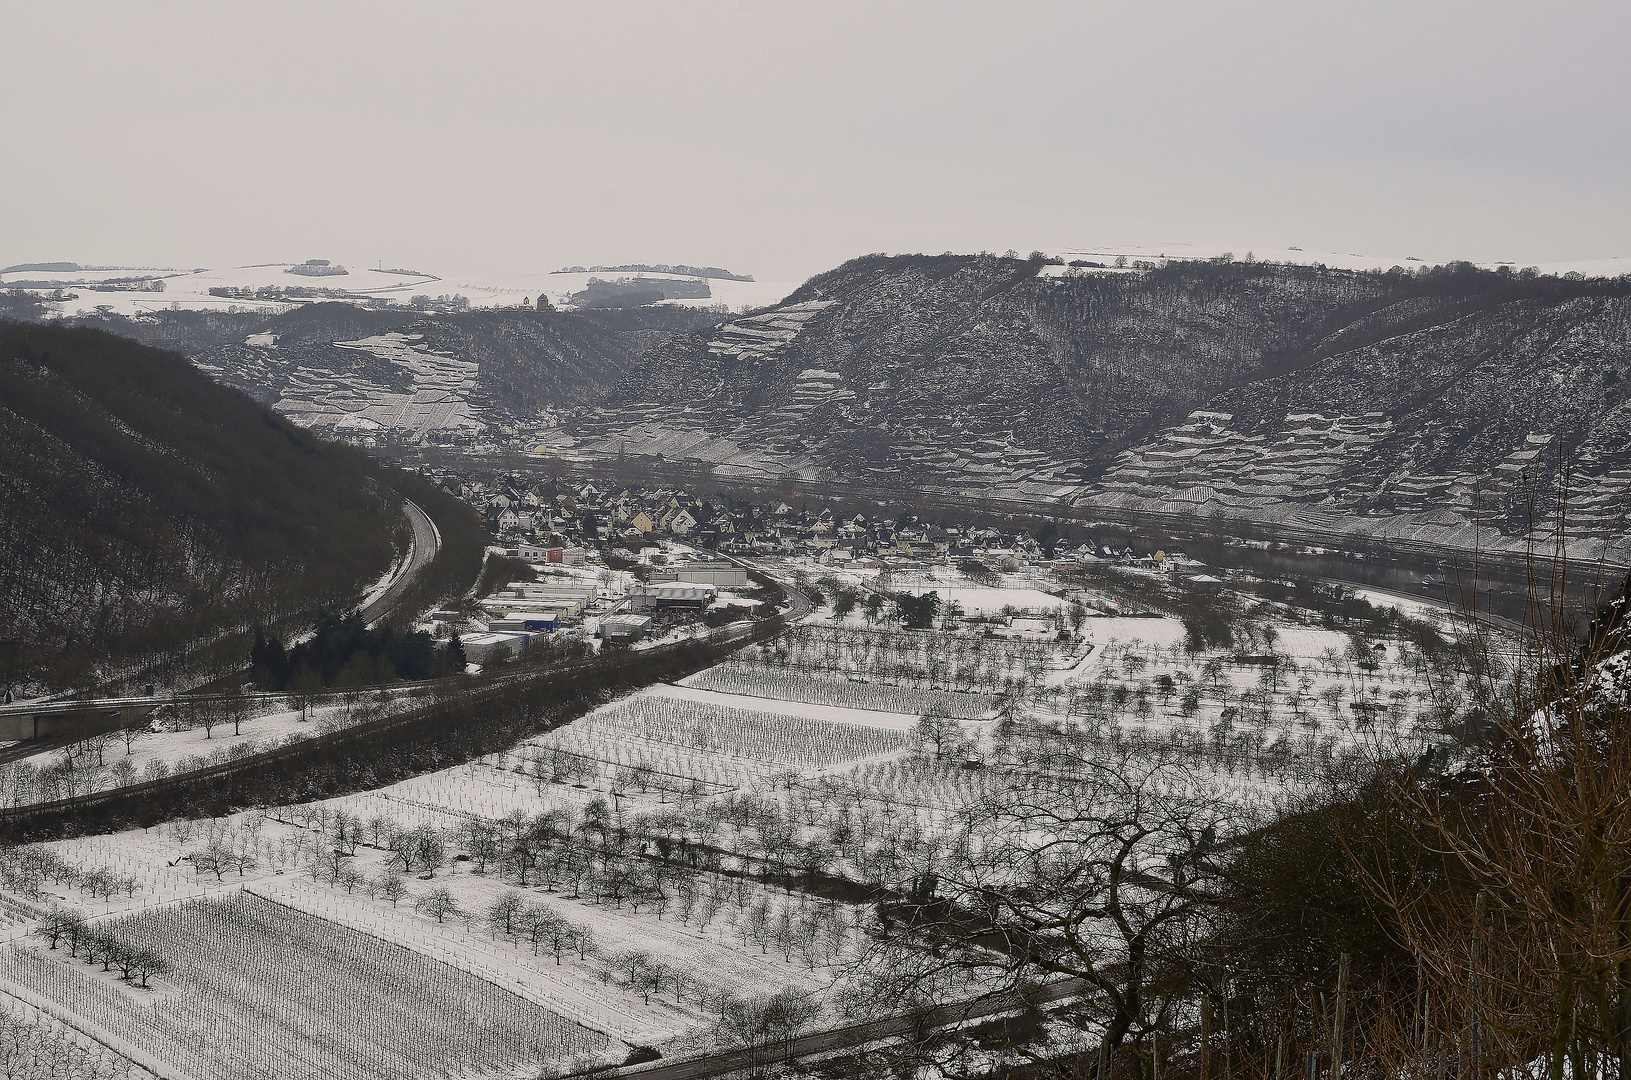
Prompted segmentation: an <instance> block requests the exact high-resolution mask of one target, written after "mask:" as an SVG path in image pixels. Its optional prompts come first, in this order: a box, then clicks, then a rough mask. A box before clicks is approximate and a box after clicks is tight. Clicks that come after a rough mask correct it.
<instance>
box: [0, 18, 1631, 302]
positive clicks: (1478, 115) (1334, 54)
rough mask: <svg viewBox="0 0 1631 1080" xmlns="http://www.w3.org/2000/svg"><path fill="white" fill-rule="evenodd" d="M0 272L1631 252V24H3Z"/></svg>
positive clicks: (1539, 256)
mask: <svg viewBox="0 0 1631 1080" xmlns="http://www.w3.org/2000/svg"><path fill="white" fill-rule="evenodd" d="M0 46H3V56H4V63H3V64H0V94H3V96H4V102H5V105H4V109H3V111H0V146H3V147H4V148H5V150H4V166H3V167H0V206H3V207H4V210H3V214H0V263H13V262H20V261H24V260H40V259H67V260H77V261H80V262H87V263H89V262H96V263H144V264H149V265H173V266H206V265H222V264H225V263H228V262H244V261H275V260H283V259H296V258H307V257H310V256H313V255H319V254H321V255H330V254H332V255H333V256H334V257H349V258H354V259H355V258H366V259H367V260H368V261H369V262H372V261H373V260H374V259H375V258H380V259H383V260H385V263H386V265H387V266H391V265H397V266H423V267H425V268H427V269H431V270H434V271H437V272H444V273H446V272H471V273H478V272H484V271H485V272H493V273H515V272H529V271H530V272H536V271H541V270H548V269H554V268H555V267H557V266H560V265H563V264H567V263H585V264H588V263H595V262H622V261H636V260H639V261H662V262H670V261H684V262H692V263H703V262H706V263H712V264H717V265H723V266H728V267H731V268H739V269H741V270H745V271H747V272H751V273H755V274H757V275H758V276H759V277H760V278H762V279H796V278H802V277H805V276H807V275H809V274H810V273H813V272H816V271H819V270H821V269H824V268H826V267H828V266H831V265H833V264H836V263H837V262H839V261H841V260H843V259H844V258H847V257H849V256H851V255H855V254H859V253H863V252H868V251H936V252H938V251H941V250H945V249H948V248H950V249H956V250H960V251H961V250H977V249H981V248H989V249H995V250H1002V249H1004V248H1008V247H1014V248H1018V249H1020V250H1029V249H1030V248H1032V247H1038V246H1042V247H1048V246H1059V245H1072V244H1080V245H1095V244H1110V243H1143V242H1149V243H1159V242H1191V243H1196V244H1212V243H1218V244H1241V245H1247V244H1251V243H1257V244H1259V245H1261V246H1263V247H1271V246H1286V245H1290V244H1297V245H1301V246H1303V247H1306V248H1309V249H1311V250H1313V249H1321V250H1340V251H1358V252H1364V253H1367V254H1372V253H1383V254H1398V255H1406V254H1408V255H1419V256H1422V257H1425V258H1428V259H1442V258H1452V257H1464V258H1473V259H1480V260H1484V259H1516V260H1519V261H1522V262H1540V261H1555V260H1562V259H1576V258H1592V257H1601V256H1609V255H1619V254H1631V203H1628V199H1627V196H1628V194H1631V62H1628V60H1627V57H1628V55H1631V5H1626V4H1623V3H1602V4H1597V5H1573V6H1570V5H1558V4H1552V3H1547V4H1528V5H1502V4H1464V5H1454V4H1419V3H1411V4H1398V5H1389V4H1378V3H1373V2H1367V3H1365V4H1352V5H1341V6H1340V7H1339V6H1337V5H1315V4H1308V3H1296V4H1285V5H1250V6H1239V5H1231V4H1218V3H1206V4H1193V5H1191V4H1171V5H1158V4H1146V3H1136V4H1135V3H1126V4H1115V5H1100V4H1082V3H1077V4H1035V5H1026V4H1013V3H1002V4H987V5H960V4H944V3H934V4H922V5H879V4H873V3H863V4H856V5H836V4H769V3H759V2H754V3H719V4H689V3H675V4H669V3H664V4H650V5H644V4H640V5H606V4H585V3H573V4H570V5H566V4H562V5H533V4H517V5H513V6H511V5H500V4H421V3H410V2H404V0H394V2H391V3H386V4H380V5H377V6H370V5H363V4H353V3H345V4H333V3H331V2H323V3H315V4H292V3H288V4H238V3H209V4H197V5H182V4H121V5H113V4H109V5H100V6H96V5H75V4H66V3H58V2H53V3H49V4H40V3H34V2H26V0H0Z"/></svg>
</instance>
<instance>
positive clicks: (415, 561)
mask: <svg viewBox="0 0 1631 1080" xmlns="http://www.w3.org/2000/svg"><path fill="white" fill-rule="evenodd" d="M402 512H403V513H404V514H406V515H407V518H408V523H409V524H410V525H412V526H413V540H412V543H413V554H411V555H410V556H409V557H408V561H407V563H406V565H404V566H403V567H402V570H401V572H400V573H398V574H397V576H396V580H395V581H393V582H391V587H390V588H388V589H386V590H385V592H384V593H382V594H381V595H380V596H379V598H378V599H376V600H375V601H374V602H373V603H371V604H368V605H367V606H366V607H363V608H361V609H359V610H358V612H357V614H359V615H361V616H362V619H363V622H365V623H368V624H369V625H370V626H372V625H373V624H374V623H375V622H376V621H377V620H378V619H379V618H380V617H381V616H383V615H384V614H385V613H386V612H388V611H390V610H391V608H392V607H393V606H394V605H395V604H396V602H397V601H398V600H400V599H402V594H403V593H405V592H407V591H408V586H409V585H412V584H413V583H414V580H415V579H416V578H418V576H419V575H420V574H421V573H422V572H423V571H424V569H425V567H427V566H429V565H430V564H431V562H432V560H434V559H435V558H436V553H437V552H439V551H440V550H441V549H442V534H441V533H440V532H439V531H438V530H437V528H436V523H435V522H434V521H432V520H430V515H429V514H427V513H425V512H424V511H423V510H421V509H420V508H419V505H418V504H417V503H415V502H413V501H411V500H407V499H405V500H403V502H402Z"/></svg>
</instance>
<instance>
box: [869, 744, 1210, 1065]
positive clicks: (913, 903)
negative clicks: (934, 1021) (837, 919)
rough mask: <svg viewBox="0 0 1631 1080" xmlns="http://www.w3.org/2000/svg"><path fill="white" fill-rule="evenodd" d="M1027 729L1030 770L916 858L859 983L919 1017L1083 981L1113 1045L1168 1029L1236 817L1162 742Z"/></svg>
mask: <svg viewBox="0 0 1631 1080" xmlns="http://www.w3.org/2000/svg"><path fill="white" fill-rule="evenodd" d="M1020 727H1021V730H1020V731H1019V732H1018V733H1017V735H1016V737H1015V739H1014V742H1013V747H1014V749H1015V751H1016V753H1017V755H1018V756H1019V758H1020V759H1021V762H1022V766H1021V768H1022V770H1023V771H1020V772H1017V773H1016V774H1015V775H1014V776H1012V777H1010V779H1011V780H1012V781H1013V782H1012V783H1011V784H1010V785H1008V786H999V787H998V788H997V789H996V790H994V791H993V792H992V793H991V794H989V795H988V796H987V797H986V798H985V799H983V800H982V801H981V802H980V803H978V804H976V805H975V806H974V807H973V808H971V809H970V810H968V811H966V812H965V813H964V814H962V815H961V817H960V819H959V821H958V822H957V824H956V826H955V828H954V829H953V830H951V832H950V833H949V835H947V836H946V837H944V838H943V843H942V845H941V846H940V851H941V852H943V854H938V855H937V854H936V853H935V850H934V849H932V848H931V849H929V850H927V851H925V852H924V853H922V855H921V857H919V858H917V859H915V860H905V861H903V862H902V864H901V867H902V871H903V872H904V876H902V877H901V878H899V879H897V880H895V881H894V882H892V883H891V884H892V885H893V888H894V890H895V891H896V892H897V893H898V894H900V895H901V896H902V899H901V900H899V901H891V902H885V903H883V904H880V905H879V907H878V909H877V913H876V914H877V922H876V924H875V925H874V926H873V928H872V941H871V943H870V944H869V945H868V947H867V948H866V949H865V950H863V952H862V955H861V957H860V960H859V961H858V963H857V966H856V969H855V973H854V974H855V979H854V984H855V985H856V986H857V987H860V988H863V992H862V994H861V997H860V1002H861V1003H862V1004H864V1005H865V1006H866V1007H867V1008H874V1009H875V1008H877V1007H879V1006H883V1007H889V1008H892V1009H893V1010H895V1011H906V1010H909V1009H911V1008H915V1007H927V1006H930V1005H936V1004H946V1003H950V1002H953V1001H960V1000H965V999H968V998H972V997H974V996H976V994H977V993H978V992H979V991H981V990H984V991H990V990H991V989H993V988H1006V989H1008V990H1010V991H1019V990H1023V989H1025V988H1027V987H1029V986H1031V985H1032V984H1033V983H1034V982H1035V981H1037V980H1046V979H1058V978H1070V979H1076V980H1080V982H1081V984H1082V986H1083V987H1084V989H1085V991H1086V996H1085V998H1084V1006H1083V1008H1084V1010H1085V1012H1086V1013H1087V1015H1088V1020H1089V1022H1090V1023H1091V1025H1092V1026H1093V1027H1096V1028H1099V1029H1100V1030H1102V1031H1103V1033H1104V1035H1103V1039H1104V1046H1105V1048H1106V1050H1107V1052H1113V1051H1115V1050H1116V1049H1117V1048H1119V1047H1121V1046H1123V1045H1125V1044H1128V1043H1135V1042H1138V1041H1140V1040H1143V1039H1145V1038H1147V1037H1148V1036H1150V1035H1152V1034H1153V1033H1156V1032H1159V1031H1162V1030H1165V1029H1166V1028H1167V1027H1168V1026H1169V1024H1170V1022H1171V1020H1172V1018H1173V1013H1174V1010H1175V1009H1177V1008H1178V1007H1179V1003H1180V1002H1181V1001H1182V1000H1184V997H1185V995H1186V994H1187V993H1188V988H1189V981H1190V974H1191V971H1192V964H1193V955H1194V945H1195V941H1196V939H1197V937H1198V935H1199V934H1200V933H1201V932H1202V930H1203V929H1204V927H1205V924H1206V919H1207V914H1208V909H1207V906H1206V898H1205V896H1204V895H1203V893H1202V891H1201V890H1198V889H1197V888H1196V887H1195V878H1196V876H1197V875H1198V874H1199V873H1200V872H1201V870H1202V868H1203V867H1204V865H1205V864H1204V856H1205V855H1206V854H1207V852H1208V851H1209V850H1210V849H1211V847H1212V846H1213V845H1214V844H1215V838H1216V836H1217V834H1218V832H1219V830H1220V829H1222V828H1223V827H1225V825H1226V824H1227V822H1228V817H1229V811H1228V810H1227V808H1226V807H1225V805H1224V804H1223V803H1222V801H1221V800H1220V799H1219V798H1217V797H1216V795H1215V794H1213V793H1212V792H1211V791H1210V789H1209V788H1208V786H1207V785H1206V784H1205V783H1204V782H1203V781H1202V780H1201V778H1199V777H1197V776H1196V775H1193V774H1192V773H1190V772H1189V771H1187V770H1186V769H1185V768H1183V767H1181V766H1180V765H1178V764H1176V763H1174V762H1169V761H1163V760H1161V759H1160V758H1159V757H1158V756H1154V755H1152V754H1151V752H1150V751H1149V750H1147V749H1146V750H1142V751H1139V752H1137V753H1136V754H1135V753H1134V752H1132V751H1123V752H1120V753H1115V752H1107V751H1106V749H1105V748H1104V747H1103V746H1099V745H1094V744H1091V743H1089V742H1088V741H1087V740H1086V738H1085V737H1082V736H1080V735H1078V734H1076V733H1074V732H1071V731H1059V730H1057V729H1055V728H1052V727H1043V726H1040V725H1037V724H1035V723H1027V724H1022V725H1020ZM1022 1052H1030V1051H1025V1050H1022Z"/></svg>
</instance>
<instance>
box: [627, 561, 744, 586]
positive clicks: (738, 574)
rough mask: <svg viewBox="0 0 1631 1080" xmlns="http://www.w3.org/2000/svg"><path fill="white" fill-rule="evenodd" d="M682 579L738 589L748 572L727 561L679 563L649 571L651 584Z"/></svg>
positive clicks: (692, 582)
mask: <svg viewBox="0 0 1631 1080" xmlns="http://www.w3.org/2000/svg"><path fill="white" fill-rule="evenodd" d="M668 581H683V582H686V583H687V584H691V585H717V586H718V587H719V588H722V589H739V588H742V587H743V586H745V585H746V584H747V583H748V572H747V570H746V569H744V568H743V567H740V566H736V565H734V564H732V563H727V562H690V563H680V564H679V565H678V566H673V567H669V568H666V569H661V570H653V571H652V572H651V582H652V584H654V585H655V584H660V583H662V582H668Z"/></svg>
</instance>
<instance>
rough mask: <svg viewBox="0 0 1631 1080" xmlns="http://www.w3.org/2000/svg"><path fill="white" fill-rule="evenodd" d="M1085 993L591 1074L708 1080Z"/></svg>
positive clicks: (1040, 994) (933, 1012) (959, 1008)
mask: <svg viewBox="0 0 1631 1080" xmlns="http://www.w3.org/2000/svg"><path fill="white" fill-rule="evenodd" d="M1088 989H1089V988H1088V985H1087V983H1085V982H1084V981H1082V980H1081V979H1062V980H1060V981H1058V982H1054V983H1049V984H1048V985H1046V986H1043V987H1040V988H1039V989H1037V990H1036V991H1034V992H1033V993H1032V994H1030V995H1029V998H1028V999H1021V998H1020V997H1019V995H1017V994H1014V993H1002V994H994V995H992V996H990V997H984V998H978V999H976V1000H974V1001H968V1002H961V1003H958V1004H955V1005H942V1006H940V1007H939V1008H936V1009H928V1010H923V1011H919V1012H913V1013H904V1014H901V1015H898V1016H887V1017H884V1018H883V1019H881V1020H867V1021H864V1022H862V1023H859V1024H850V1025H848V1026H846V1027H838V1028H829V1029H828V1030H826V1031H816V1032H811V1033H810V1034H808V1035H800V1036H798V1037H797V1038H795V1039H793V1040H792V1042H791V1043H785V1044H780V1045H771V1046H756V1047H752V1048H751V1049H746V1050H730V1051H726V1052H724V1053H720V1054H710V1055H708V1056H707V1057H699V1058H690V1059H688V1060H685V1061H674V1062H668V1063H663V1062H661V1061H657V1062H653V1063H651V1064H649V1065H637V1066H629V1067H625V1068H621V1069H613V1070H610V1071H604V1072H599V1073H596V1074H595V1075H597V1076H602V1077H619V1078H622V1077H628V1078H629V1080H636V1078H638V1080H705V1078H707V1077H712V1076H721V1075H724V1074H725V1073H732V1072H740V1071H742V1070H744V1069H751V1068H754V1067H756V1066H764V1065H766V1064H769V1063H771V1062H775V1061H793V1060H796V1059H798V1058H803V1057H809V1056H811V1055H812V1054H829V1053H832V1052H833V1051H836V1050H852V1049H854V1048H855V1047H858V1046H865V1045H866V1044H867V1043H873V1042H878V1041H880V1040H882V1039H891V1038H896V1037H898V1036H901V1035H909V1034H911V1033H912V1032H914V1031H918V1032H925V1031H934V1030H936V1029H938V1028H943V1027H950V1026H951V1025H953V1024H963V1023H968V1022H970V1021H975V1020H984V1019H988V1018H990V1017H994V1016H1000V1015H1002V1014H1003V1013H1008V1012H1013V1011H1015V1010H1017V1009H1020V1008H1023V1007H1027V1006H1032V1007H1034V1006H1041V1005H1051V1004H1055V1003H1057V1002H1060V1001H1065V1000H1068V999H1070V998H1073V997H1079V996H1080V995H1081V994H1083V993H1085V992H1086V991H1087V990H1088Z"/></svg>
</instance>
